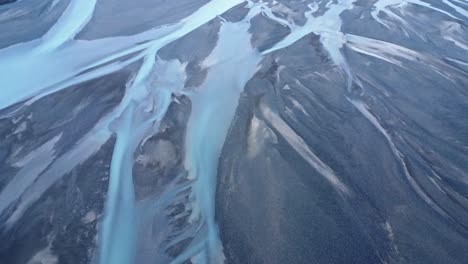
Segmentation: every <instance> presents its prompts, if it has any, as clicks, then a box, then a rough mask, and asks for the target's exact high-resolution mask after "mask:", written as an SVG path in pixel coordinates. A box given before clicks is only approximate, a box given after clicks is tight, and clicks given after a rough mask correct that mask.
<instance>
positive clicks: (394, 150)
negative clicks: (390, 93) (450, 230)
mask: <svg viewBox="0 0 468 264" xmlns="http://www.w3.org/2000/svg"><path fill="white" fill-rule="evenodd" d="M348 101H349V102H350V103H351V104H352V105H353V106H354V107H355V108H356V109H357V110H358V111H359V112H360V113H361V114H362V115H363V116H364V117H365V118H366V119H367V120H369V122H370V123H371V124H372V125H373V126H374V127H375V128H376V129H377V130H378V131H379V132H380V133H381V134H382V135H383V136H384V137H385V139H386V141H387V143H388V145H389V147H390V149H391V150H392V153H393V155H394V156H395V158H396V159H397V161H398V162H399V163H400V164H401V168H402V170H403V173H404V175H405V177H406V180H407V181H408V183H409V184H410V186H411V187H412V189H413V190H414V191H415V192H416V194H417V195H418V196H419V197H420V198H421V199H422V200H423V201H424V202H425V203H427V204H428V205H429V206H430V207H431V208H432V209H434V211H436V212H437V213H439V214H440V215H441V216H442V217H444V218H446V219H451V217H450V216H449V215H448V214H447V213H446V212H445V210H444V209H442V208H441V207H440V206H439V205H437V204H436V203H435V202H434V201H433V199H432V198H431V197H429V196H428V195H427V194H426V192H425V191H424V190H423V189H422V188H421V186H419V184H418V183H417V182H416V180H415V179H414V177H413V176H412V175H411V173H410V172H409V170H408V167H407V164H406V161H405V156H404V155H403V153H401V151H400V150H399V149H398V148H397V147H396V145H395V143H394V142H393V140H392V137H391V136H390V135H389V134H388V132H387V130H385V128H384V127H383V126H382V125H381V124H380V122H379V120H378V119H377V118H376V117H375V116H374V115H373V114H372V113H371V112H370V111H369V109H368V107H367V105H366V104H365V103H363V102H361V101H357V100H352V99H349V98H348Z"/></svg>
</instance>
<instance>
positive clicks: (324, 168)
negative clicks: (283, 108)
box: [261, 105, 352, 195]
mask: <svg viewBox="0 0 468 264" xmlns="http://www.w3.org/2000/svg"><path fill="white" fill-rule="evenodd" d="M261 111H262V114H263V115H264V116H265V118H266V119H267V120H268V121H269V122H270V124H271V125H272V126H273V127H274V128H275V129H276V130H277V131H278V132H279V133H280V134H281V136H283V137H284V139H285V140H286V141H287V142H288V143H289V144H290V145H291V147H293V148H294V150H296V152H297V153H299V154H300V155H301V156H302V157H303V158H304V160H306V161H307V163H309V164H310V165H311V166H312V167H313V168H314V169H315V170H316V171H317V172H318V173H320V174H321V175H322V176H323V177H325V179H326V180H327V181H328V182H329V183H330V184H331V185H332V186H333V188H335V189H336V190H337V191H338V192H339V193H340V194H345V195H351V194H352V192H351V191H350V190H349V188H348V187H347V186H346V185H345V184H344V183H343V182H341V180H340V179H339V178H338V177H337V176H336V175H335V173H334V172H333V170H332V169H331V168H330V167H329V166H328V165H327V164H325V163H324V162H323V161H322V160H320V158H319V157H318V156H317V155H315V153H314V152H313V151H312V150H311V149H310V148H309V147H308V145H307V143H306V142H304V140H303V139H302V138H301V137H300V136H299V135H298V134H297V133H296V132H294V130H293V129H292V128H291V127H290V126H289V125H288V124H287V123H286V122H285V121H284V120H283V119H282V118H281V117H280V116H278V114H276V113H274V112H273V111H271V110H270V109H269V108H267V107H266V106H264V105H262V106H261Z"/></svg>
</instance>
